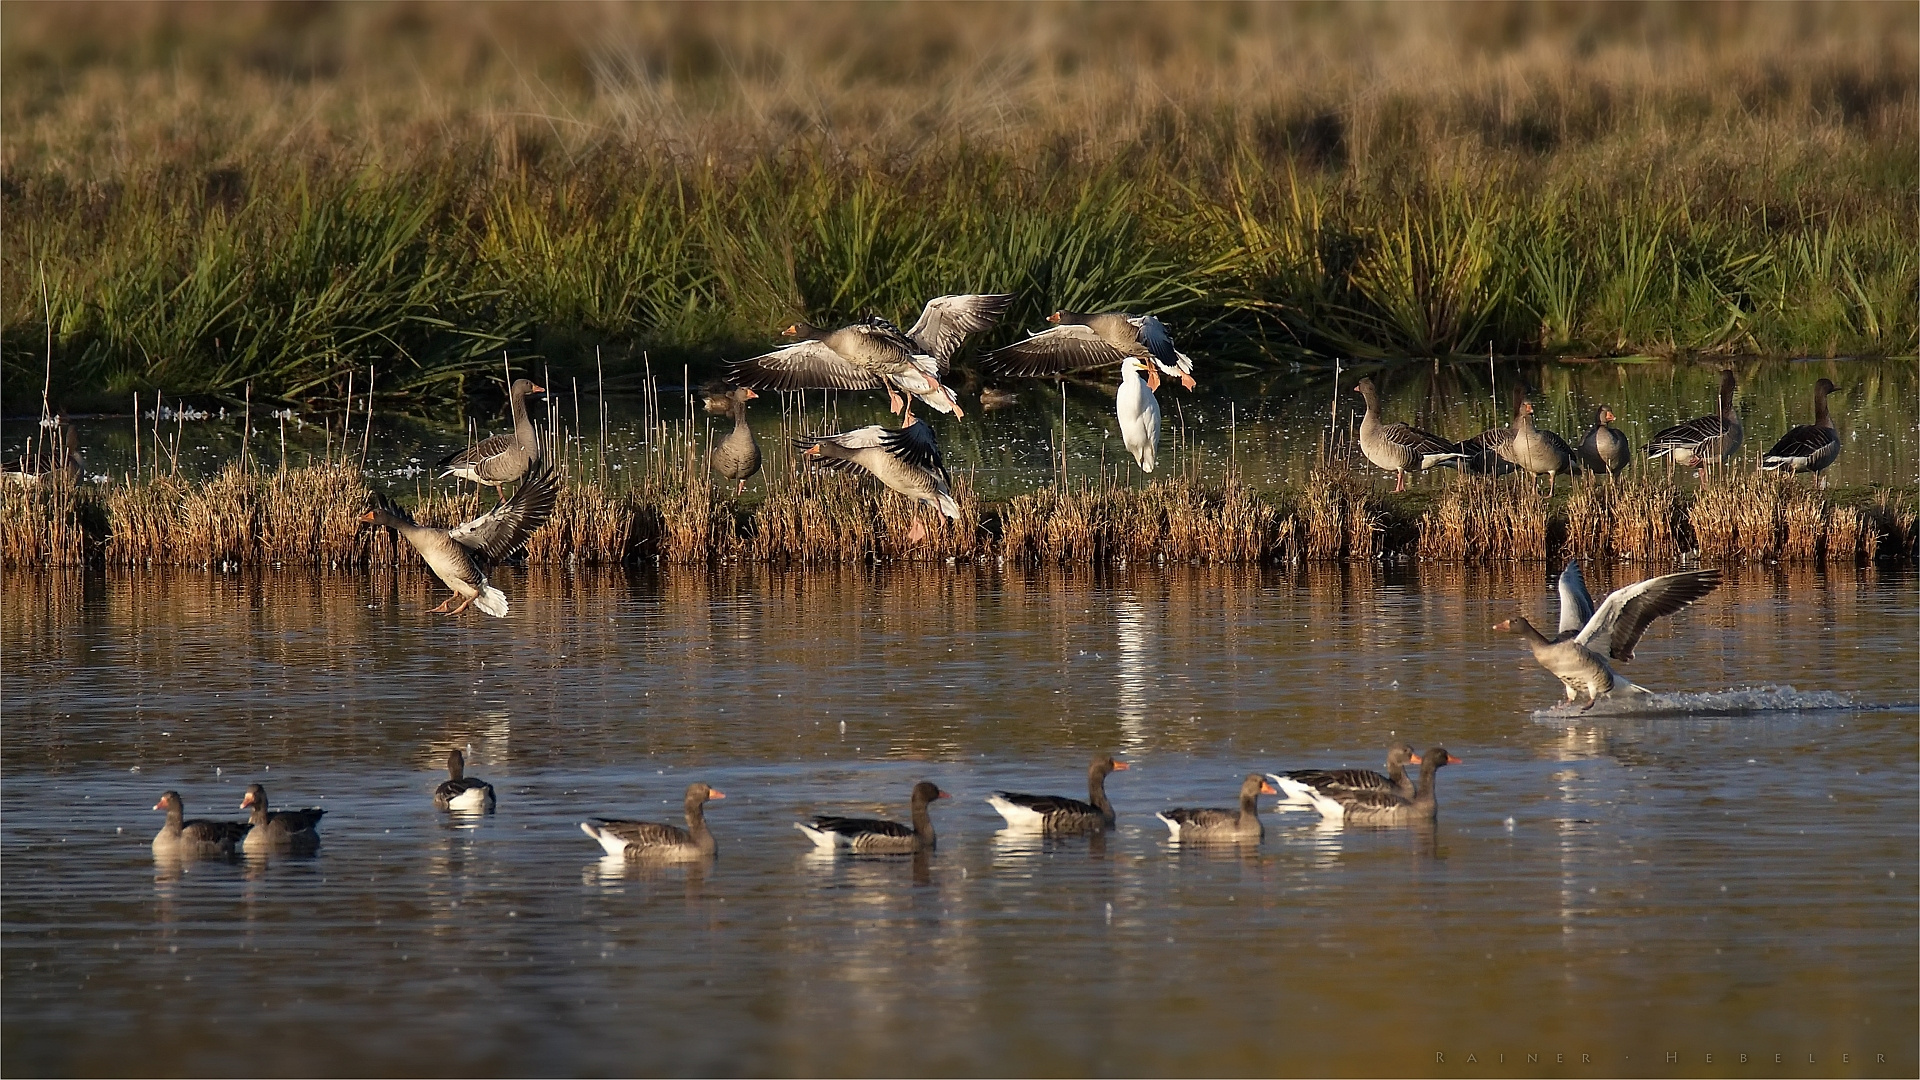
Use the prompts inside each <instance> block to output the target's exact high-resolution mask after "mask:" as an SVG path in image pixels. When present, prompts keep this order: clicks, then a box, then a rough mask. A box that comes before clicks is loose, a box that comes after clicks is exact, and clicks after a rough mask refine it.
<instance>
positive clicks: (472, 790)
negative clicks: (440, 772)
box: [433, 750, 493, 813]
mask: <svg viewBox="0 0 1920 1080" xmlns="http://www.w3.org/2000/svg"><path fill="white" fill-rule="evenodd" d="M433 805H435V806H437V807H439V808H440V809H442V810H464V811H468V812H470V813H471V812H475V811H485V812H487V813H492V811H493V785H492V784H489V783H487V782H486V781H485V780H481V779H479V778H478V777H473V776H468V775H467V756H466V755H465V754H462V753H461V752H460V751H458V750H449V751H447V778H446V779H445V780H442V781H440V786H439V787H436V788H434V789H433Z"/></svg>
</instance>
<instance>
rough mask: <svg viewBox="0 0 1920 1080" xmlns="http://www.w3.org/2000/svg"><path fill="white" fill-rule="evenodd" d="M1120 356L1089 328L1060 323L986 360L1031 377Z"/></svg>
mask: <svg viewBox="0 0 1920 1080" xmlns="http://www.w3.org/2000/svg"><path fill="white" fill-rule="evenodd" d="M1156 321H1157V320H1156ZM1169 345H1171V343H1170V342H1169ZM1122 359H1124V354H1122V353H1121V352H1120V350H1118V349H1116V348H1114V347H1113V346H1112V345H1109V344H1107V342H1106V340H1105V339H1103V338H1102V337H1101V336H1100V335H1099V334H1097V333H1094V331H1093V328H1092V327H1090V326H1083V325H1081V324H1079V323H1063V324H1061V325H1059V326H1055V327H1051V328H1049V329H1046V330H1042V331H1040V332H1039V333H1037V334H1034V335H1033V336H1031V337H1029V338H1027V339H1026V340H1025V341H1016V342H1014V343H1013V344H1011V345H1008V346H1005V347H1004V348H1001V349H997V350H995V351H994V353H993V355H991V356H989V357H987V361H986V363H987V368H988V369H989V370H991V371H995V372H998V373H1000V374H1002V375H1010V376H1013V377H1015V378H1022V379H1034V378H1044V377H1048V376H1054V375H1070V374H1072V373H1073V372H1076V371H1085V370H1087V369H1089V368H1097V367H1105V366H1107V365H1109V364H1117V363H1119V362H1120V361H1121V360H1122Z"/></svg>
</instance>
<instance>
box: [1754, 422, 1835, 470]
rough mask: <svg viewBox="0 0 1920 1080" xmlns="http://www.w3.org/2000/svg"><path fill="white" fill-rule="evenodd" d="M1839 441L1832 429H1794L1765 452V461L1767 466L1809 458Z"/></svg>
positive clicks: (1810, 426) (1808, 426) (1805, 426)
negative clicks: (1778, 462)
mask: <svg viewBox="0 0 1920 1080" xmlns="http://www.w3.org/2000/svg"><path fill="white" fill-rule="evenodd" d="M1839 441H1840V436H1839V435H1837V434H1835V433H1834V431H1833V429H1832V428H1823V427H1815V426H1814V425H1812V424H1806V425H1803V426H1801V427H1797V428H1794V429H1793V430H1792V431H1789V432H1787V433H1786V434H1785V435H1782V436H1780V441H1779V442H1777V443H1774V444H1773V449H1771V450H1769V451H1767V456H1766V457H1765V459H1764V460H1765V461H1766V462H1767V463H1769V464H1772V463H1775V462H1777V461H1791V460H1793V459H1795V458H1810V457H1812V456H1814V455H1815V454H1817V453H1819V452H1820V451H1822V450H1824V449H1826V448H1827V447H1829V446H1832V445H1833V444H1834V443H1837V442H1839Z"/></svg>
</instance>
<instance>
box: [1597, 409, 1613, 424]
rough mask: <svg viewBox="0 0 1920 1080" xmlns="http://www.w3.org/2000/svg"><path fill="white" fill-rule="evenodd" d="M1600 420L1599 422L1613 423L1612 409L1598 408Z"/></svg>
mask: <svg viewBox="0 0 1920 1080" xmlns="http://www.w3.org/2000/svg"><path fill="white" fill-rule="evenodd" d="M1600 422H1601V423H1603V424H1611V423H1613V410H1612V409H1601V410H1600Z"/></svg>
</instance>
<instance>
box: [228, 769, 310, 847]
mask: <svg viewBox="0 0 1920 1080" xmlns="http://www.w3.org/2000/svg"><path fill="white" fill-rule="evenodd" d="M240 808H241V809H243V810H252V811H253V813H252V814H251V815H250V816H249V817H248V819H247V821H248V824H250V825H251V826H252V828H250V829H248V830H247V838H246V841H245V842H244V845H243V846H244V847H245V849H246V851H247V852H248V853H249V854H253V853H258V852H266V851H288V852H293V853H294V854H304V853H309V852H312V851H313V850H314V849H315V848H317V847H319V846H320V819H321V818H322V817H324V816H326V813H327V812H326V811H325V810H322V809H320V808H318V807H313V808H311V809H307V810H272V811H270V810H268V809H267V789H266V788H264V787H261V786H260V785H259V784H250V785H248V787H247V794H246V797H245V798H243V799H241V800H240Z"/></svg>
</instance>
